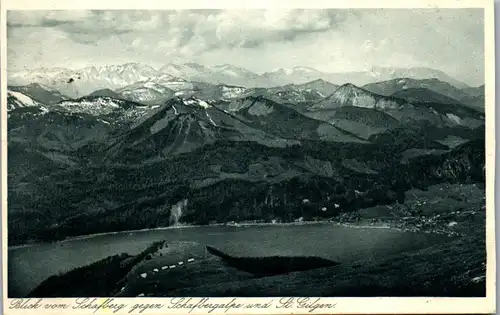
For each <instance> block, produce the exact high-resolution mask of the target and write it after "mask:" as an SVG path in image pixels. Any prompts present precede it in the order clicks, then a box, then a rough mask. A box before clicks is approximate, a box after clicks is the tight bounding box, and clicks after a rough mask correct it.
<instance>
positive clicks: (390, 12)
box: [7, 9, 484, 86]
mask: <svg viewBox="0 0 500 315" xmlns="http://www.w3.org/2000/svg"><path fill="white" fill-rule="evenodd" d="M483 22H484V19H483V10H481V9H328V10H326V9H325V10H316V9H304V10H299V9H293V10H283V9H279V10H276V9H274V10H255V9H253V10H247V11H243V10H237V11H234V10H233V11H226V10H179V11H174V10H168V11H117V10H108V11H102V10H101V11H9V12H8V15H7V52H8V53H7V63H8V68H9V70H21V69H32V68H39V67H47V68H52V67H64V68H70V69H79V68H82V67H86V66H96V67H97V66H103V65H107V64H121V63H128V62H140V63H146V64H149V65H151V66H153V67H155V68H159V67H161V66H163V65H165V64H168V63H171V62H174V63H179V62H196V63H199V64H202V65H205V66H211V65H217V64H232V65H235V66H239V67H243V68H246V69H248V70H251V71H254V72H256V73H263V72H266V71H272V70H275V69H277V68H292V67H294V66H307V67H313V68H316V69H318V70H320V71H324V72H346V71H363V70H369V69H370V68H371V67H373V66H377V67H378V66H387V67H403V68H406V67H429V68H434V69H438V70H442V71H444V72H446V73H448V74H449V75H451V76H453V77H455V78H456V79H458V80H461V81H463V82H465V83H467V84H469V85H473V86H474V85H479V84H483V83H484V27H483V25H484V24H483Z"/></svg>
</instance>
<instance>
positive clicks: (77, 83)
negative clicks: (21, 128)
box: [8, 63, 470, 98]
mask: <svg viewBox="0 0 500 315" xmlns="http://www.w3.org/2000/svg"><path fill="white" fill-rule="evenodd" d="M173 78H177V80H184V81H190V82H193V81H194V82H205V83H210V84H214V85H220V84H222V85H235V86H241V87H245V88H257V87H261V88H270V87H277V86H286V85H293V84H304V83H308V82H311V81H315V80H324V81H326V82H329V83H331V84H335V85H342V84H345V83H352V84H355V85H359V86H361V85H366V84H370V83H375V82H379V81H384V80H392V79H397V78H411V79H417V80H421V79H437V80H440V81H442V82H445V83H448V84H450V85H452V86H454V87H455V88H457V89H466V88H469V89H470V87H468V86H467V85H466V84H464V83H462V82H459V81H457V80H455V79H453V78H451V77H450V76H448V75H446V74H445V73H444V72H442V71H439V70H435V69H430V68H408V69H402V68H383V67H376V68H372V69H370V70H369V71H361V72H346V73H327V72H322V71H320V70H316V69H313V68H309V67H294V68H291V69H277V70H274V71H271V72H266V73H263V74H256V73H253V72H251V71H249V70H246V69H242V68H239V67H235V66H231V65H228V64H225V65H218V66H213V67H205V66H202V65H199V64H196V63H185V64H173V63H171V64H167V65H165V66H163V67H161V68H160V69H158V70H157V69H154V68H152V67H150V66H148V65H145V64H139V63H127V64H123V65H110V66H104V67H100V68H96V67H86V68H82V69H78V70H70V69H64V68H51V69H49V68H39V69H32V70H22V71H16V72H12V71H9V72H8V84H9V85H10V86H15V85H29V84H32V83H37V84H39V85H42V86H45V87H47V88H49V89H55V90H57V91H59V92H60V93H62V94H63V95H67V96H69V97H72V98H75V97H81V96H84V95H88V94H90V93H92V92H94V91H96V90H99V89H105V88H107V89H110V90H113V91H114V90H117V89H122V88H125V87H127V86H130V85H136V84H147V83H148V84H149V85H150V86H149V87H148V86H144V87H145V88H147V89H149V92H145V93H150V92H152V91H153V90H154V86H155V85H157V84H160V85H162V84H161V82H165V80H170V81H172V82H173ZM139 82H142V83H139ZM178 82H179V81H178ZM162 86H163V87H168V86H165V85H162ZM320 92H321V91H320ZM152 93H154V92H152ZM150 97H152V96H150Z"/></svg>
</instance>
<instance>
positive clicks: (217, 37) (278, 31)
mask: <svg viewBox="0 0 500 315" xmlns="http://www.w3.org/2000/svg"><path fill="white" fill-rule="evenodd" d="M7 20H8V21H7V24H8V26H9V27H10V28H16V27H18V28H19V27H42V28H43V27H47V28H56V29H59V30H61V31H64V32H66V33H67V34H68V36H69V37H70V38H71V39H73V40H74V41H75V42H80V43H82V42H83V43H89V42H96V41H98V40H99V38H103V37H107V36H113V35H117V34H118V35H119V34H125V33H129V32H136V33H137V34H141V33H146V32H155V33H158V34H164V36H163V37H169V38H176V39H177V40H176V41H175V42H177V43H178V47H179V48H183V47H184V46H193V47H188V48H186V49H194V47H199V48H200V49H216V48H222V47H225V48H232V47H247V48H254V47H258V46H260V45H262V44H264V43H266V42H269V41H280V40H281V41H291V40H295V39H296V38H297V37H299V36H302V35H306V34H308V33H314V32H325V31H328V30H329V29H331V28H332V27H334V26H335V25H336V24H337V23H339V21H341V17H340V14H339V13H338V11H331V10H330V11H328V10H267V11H265V10H251V11H222V10H189V11H187V10H184V11H173V10H169V11H11V12H9V15H8V19H7ZM200 37H203V41H204V43H205V46H203V47H202V46H200V45H199V44H200V42H201V40H200Z"/></svg>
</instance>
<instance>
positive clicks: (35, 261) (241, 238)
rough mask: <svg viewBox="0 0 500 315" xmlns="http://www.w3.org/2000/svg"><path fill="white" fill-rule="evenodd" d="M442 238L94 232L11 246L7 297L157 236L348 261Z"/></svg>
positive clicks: (222, 230)
mask: <svg viewBox="0 0 500 315" xmlns="http://www.w3.org/2000/svg"><path fill="white" fill-rule="evenodd" d="M447 239H448V238H447V237H445V236H442V235H432V234H423V233H422V234H420V233H408V232H401V231H397V230H393V229H371V228H349V227H342V226H338V225H334V224H331V223H324V224H304V225H267V226H241V227H232V226H206V227H186V228H170V229H161V230H145V231H134V232H123V233H115V234H105V235H96V236H93V237H88V238H80V239H72V240H67V241H63V242H57V243H44V244H36V245H32V246H27V247H18V248H10V249H9V251H8V281H9V283H8V284H9V297H20V296H24V295H26V294H28V293H29V292H30V291H31V290H32V289H34V288H35V287H36V286H37V285H38V284H40V283H41V282H42V281H43V280H45V279H46V278H48V277H50V276H51V275H54V274H57V273H60V272H64V271H67V270H70V269H73V268H76V267H80V266H83V265H87V264H90V263H92V262H95V261H97V260H100V259H103V258H105V257H107V256H110V255H115V254H119V253H123V252H127V253H129V254H132V255H134V254H138V253H140V252H141V251H143V250H144V249H145V248H146V247H147V246H148V245H150V244H151V243H152V242H154V241H158V240H166V241H167V243H170V244H176V243H179V244H180V243H196V244H199V245H203V246H204V245H210V246H213V247H216V248H219V249H221V250H223V251H225V252H227V253H229V254H231V255H237V256H272V255H288V256H318V257H323V258H327V259H331V260H335V261H338V262H340V263H349V262H352V261H356V260H359V259H363V260H366V259H368V260H371V259H373V260H376V259H379V258H384V257H386V256H387V255H391V254H397V253H400V252H402V251H406V250H412V249H418V248H422V247H425V246H426V245H429V244H434V243H436V242H443V241H446V240H447ZM186 251H189V248H186ZM186 255H189V253H186Z"/></svg>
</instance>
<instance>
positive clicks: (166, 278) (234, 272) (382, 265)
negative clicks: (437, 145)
mask: <svg viewBox="0 0 500 315" xmlns="http://www.w3.org/2000/svg"><path fill="white" fill-rule="evenodd" d="M406 195H407V197H406V202H405V204H390V205H385V206H375V207H369V208H364V209H360V210H357V211H353V212H351V213H344V214H339V215H337V216H334V217H333V218H331V221H332V223H324V224H325V225H326V228H328V225H329V226H330V227H329V228H330V229H335V228H336V226H337V225H336V224H339V223H340V224H342V225H348V226H351V228H356V227H357V228H362V229H367V228H376V227H379V228H381V227H385V228H388V227H391V226H392V227H393V228H398V229H401V230H403V231H405V232H404V233H402V234H400V236H399V237H400V238H401V237H405V234H412V233H426V234H436V235H439V236H440V237H439V238H437V237H436V239H435V240H434V241H433V242H429V243H427V244H423V245H420V246H418V247H416V248H408V249H406V250H404V251H401V252H399V253H391V254H386V255H381V256H372V255H370V254H365V255H361V256H359V257H358V258H357V259H355V260H353V261H350V262H349V263H347V262H341V263H340V264H339V265H337V266H332V267H316V268H312V269H310V270H305V271H297V272H291V273H287V274H284V275H274V276H261V275H253V274H250V273H248V272H245V271H243V270H240V269H238V267H234V266H233V267H231V266H228V265H226V264H225V263H224V261H223V260H221V259H220V258H219V257H216V256H213V255H208V256H207V254H206V253H205V255H203V254H202V253H203V251H202V248H203V247H204V246H205V245H210V243H203V241H201V243H200V244H190V245H189V246H188V247H186V246H182V247H178V245H177V244H176V242H174V241H170V240H168V239H167V240H165V241H161V242H157V243H155V244H152V245H151V246H150V247H149V248H148V249H146V250H145V251H144V252H142V253H141V254H139V255H137V256H131V255H128V254H122V255H117V256H113V257H108V258H107V259H104V260H101V261H99V262H95V263H94V264H91V265H89V266H85V267H81V268H77V269H75V270H72V271H69V272H67V273H63V274H59V275H54V276H53V277H50V278H48V279H46V281H44V282H43V283H42V284H40V285H39V286H38V287H37V288H35V289H34V290H33V291H32V292H31V293H30V296H31V297H56V296H57V297H70V296H95V292H96V291H95V285H94V284H92V285H90V282H88V281H83V282H84V283H89V285H82V286H79V287H78V288H74V287H73V286H71V283H74V282H75V281H80V280H83V277H84V276H85V275H86V274H89V273H90V274H92V276H93V277H94V278H95V279H96V281H99V283H103V285H101V286H100V287H99V290H101V291H100V292H101V293H100V294H101V295H102V296H117V297H135V296H155V297H158V296H164V297H172V296H179V297H180V296H182V297H186V296H188V297H189V296H193V297H201V296H217V297H227V296H241V297H248V296H251V297H269V296H373V294H374V292H376V294H377V296H421V295H425V296H429V295H432V296H454V297H456V296H469V297H471V296H484V295H485V273H486V268H485V258H486V256H485V255H486V251H485V237H484V236H485V199H484V187H483V186H482V185H476V184H470V185H459V184H454V185H450V184H439V185H433V186H430V187H428V189H426V190H419V189H412V190H410V191H408V192H407V193H406ZM240 229H245V227H240ZM183 257H184V258H183ZM188 257H189V259H188ZM176 260H180V261H181V262H182V261H183V262H184V263H183V264H180V263H176V262H175V263H174V265H172V261H176ZM268 263H269V264H273V261H271V260H269V261H268ZM87 280H88V279H87ZM92 283H94V282H92Z"/></svg>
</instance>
